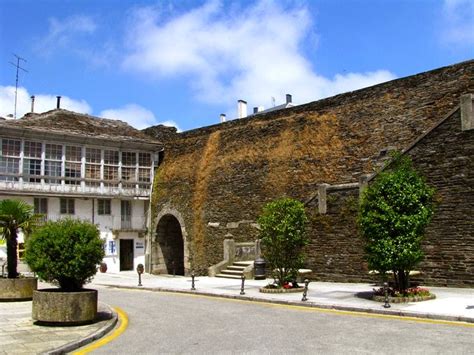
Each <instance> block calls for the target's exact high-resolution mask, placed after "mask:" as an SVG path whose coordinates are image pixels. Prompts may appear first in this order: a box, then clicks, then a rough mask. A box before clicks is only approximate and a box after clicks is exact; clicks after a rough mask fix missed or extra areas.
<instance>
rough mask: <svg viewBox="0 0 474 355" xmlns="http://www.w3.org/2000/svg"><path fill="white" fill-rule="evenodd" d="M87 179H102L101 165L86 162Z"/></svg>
mask: <svg viewBox="0 0 474 355" xmlns="http://www.w3.org/2000/svg"><path fill="white" fill-rule="evenodd" d="M86 179H95V180H100V165H94V164H86Z"/></svg>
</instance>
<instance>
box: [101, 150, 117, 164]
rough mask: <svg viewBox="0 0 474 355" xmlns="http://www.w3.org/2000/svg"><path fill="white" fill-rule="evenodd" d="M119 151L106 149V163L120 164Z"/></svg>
mask: <svg viewBox="0 0 474 355" xmlns="http://www.w3.org/2000/svg"><path fill="white" fill-rule="evenodd" d="M118 163H119V152H118V151H116V150H104V164H112V165H118Z"/></svg>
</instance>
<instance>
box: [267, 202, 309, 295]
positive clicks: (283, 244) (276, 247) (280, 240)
mask: <svg viewBox="0 0 474 355" xmlns="http://www.w3.org/2000/svg"><path fill="white" fill-rule="evenodd" d="M306 222H307V218H306V213H305V209H304V205H303V204H302V203H301V202H299V201H296V200H293V199H290V198H282V199H279V200H276V201H273V202H270V203H268V204H266V205H265V206H264V208H263V212H262V214H261V216H260V217H259V219H258V224H259V226H260V237H261V240H262V250H263V256H264V258H265V260H266V261H267V262H268V263H269V264H270V267H271V270H272V276H273V278H274V280H275V281H274V283H273V284H271V285H267V286H265V287H263V288H261V289H260V291H261V292H272V293H273V292H294V291H301V290H302V289H303V287H300V286H299V285H298V284H297V282H296V278H297V275H298V270H299V269H300V268H301V267H303V265H304V253H303V248H304V246H306V245H307V244H308V238H307V236H306V230H305V225H306Z"/></svg>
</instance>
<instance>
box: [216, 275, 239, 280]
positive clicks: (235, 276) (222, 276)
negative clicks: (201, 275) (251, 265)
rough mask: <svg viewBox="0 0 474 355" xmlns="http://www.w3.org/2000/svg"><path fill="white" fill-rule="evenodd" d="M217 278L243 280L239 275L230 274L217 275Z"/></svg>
mask: <svg viewBox="0 0 474 355" xmlns="http://www.w3.org/2000/svg"><path fill="white" fill-rule="evenodd" d="M216 277H221V278H224V279H240V278H241V277H240V276H238V275H228V274H217V275H216Z"/></svg>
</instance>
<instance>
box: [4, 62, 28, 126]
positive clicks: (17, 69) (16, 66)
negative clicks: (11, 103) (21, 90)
mask: <svg viewBox="0 0 474 355" xmlns="http://www.w3.org/2000/svg"><path fill="white" fill-rule="evenodd" d="M13 55H14V56H15V57H16V64H15V63H13V62H9V63H10V64H11V65H13V66H14V67H15V68H16V82H15V113H14V115H13V118H16V103H17V98H18V72H19V70H20V69H21V70H23V71H24V72H25V73H28V70H26V69H24V68H22V67H21V65H20V61H24V62H25V63H26V59H25V58H22V57H20V56H18V55H16V54H15V53H13Z"/></svg>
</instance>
